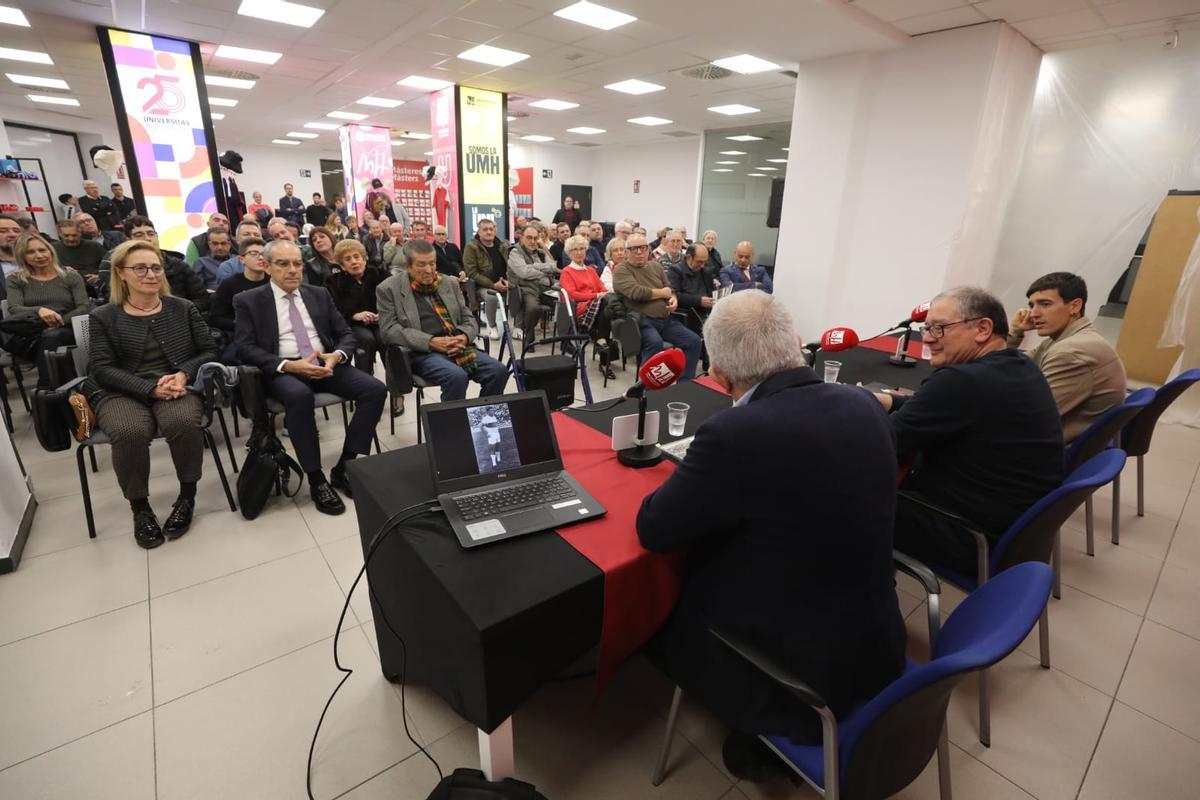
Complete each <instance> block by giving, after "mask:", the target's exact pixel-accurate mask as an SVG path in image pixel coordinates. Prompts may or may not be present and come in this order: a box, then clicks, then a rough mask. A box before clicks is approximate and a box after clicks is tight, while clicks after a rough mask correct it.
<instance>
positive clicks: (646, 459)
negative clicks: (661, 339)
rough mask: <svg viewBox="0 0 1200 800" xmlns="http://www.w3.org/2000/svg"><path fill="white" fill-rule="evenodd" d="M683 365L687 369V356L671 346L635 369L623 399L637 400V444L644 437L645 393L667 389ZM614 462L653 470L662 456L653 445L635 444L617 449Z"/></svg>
mask: <svg viewBox="0 0 1200 800" xmlns="http://www.w3.org/2000/svg"><path fill="white" fill-rule="evenodd" d="M685 366H687V356H685V355H684V354H683V351H682V350H680V349H678V348H675V347H673V348H671V349H670V350H661V351H659V352H657V353H655V354H654V355H652V356H651V357H650V358H648V359H646V361H645V363H643V364H642V368H641V369H639V370H638V380H637V383H635V384H634V385H633V386H630V387H629V391H627V392H625V397H626V398H633V397H636V398H637V401H638V428H637V441H639V442H640V441H642V440H643V439H645V437H646V390H647V389H651V390H654V391H657V390H659V389H665V388H667V387H668V386H670V385H671V384H673V383H675V381H677V380H679V376H680V375H682V374H683V369H684V367H685ZM617 460H618V461H620V462H621V463H622V464H624V465H625V466H627V467H633V468H634V469H642V468H643V467H653V466H654V465H655V464H657V463H658V462H660V461H662V460H663V453H662V450H661V449H660V448H659V446H658V445H657V444H638V445H634V446H633V447H626V448H625V449H624V450H618V451H617Z"/></svg>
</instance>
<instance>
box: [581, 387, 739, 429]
mask: <svg viewBox="0 0 1200 800" xmlns="http://www.w3.org/2000/svg"><path fill="white" fill-rule="evenodd" d="M611 403H612V401H611V400H607V401H604V402H601V403H596V404H595V405H596V406H597V407H600V408H605V406H607V405H609V404H611ZM667 403H687V404H688V405H689V406H691V407H690V408H689V409H688V416H687V424H686V425H684V428H683V435H682V436H671V435H670V434H668V433H667ZM732 403H733V401H732V400H730V399H729V396H728V395H725V394H721V393H720V392H718V391H715V390H713V389H709V388H708V387H707V386H701V385H700V384H698V383H696V382H694V381H685V382H684V383H678V384H675V385H674V386H669V387H667V388H666V389H664V390H662V391H660V392H646V410H647V411H657V412H658V413H659V425H658V440H659V441H660V442H671V441H674V440H676V439H682V438H683V437H684V436H691V435H692V434H694V433H695V432H696V429H697V428H699V427H700V425H701V424H702V423H703V422H704V421H705V420H706V419H708V418H709V417H711V416H712V415H713V414H715V413H717V412H718V411H721V410H722V409H726V408H729V406H730V405H732ZM637 407H638V404H637V401H636V400H623V401H622V402H620V403H618V404H617V405H616V406H615V407H613V408H605V410H604V411H582V410H580V409H578V408H567V409H563V412H562V413H564V414H566V415H567V416H569V417H571V418H572V419H576V420H579V421H580V422H582V423H583V424H584V425H587V426H588V427H589V428H593V429H595V430H597V431H599V432H600V433H603V434H605V435H612V421H613V419H614V418H615V417H620V416H624V415H626V414H636V413H637Z"/></svg>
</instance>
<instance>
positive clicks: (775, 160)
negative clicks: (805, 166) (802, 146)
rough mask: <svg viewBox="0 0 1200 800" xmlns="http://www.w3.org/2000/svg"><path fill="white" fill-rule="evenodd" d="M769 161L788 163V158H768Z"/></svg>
mask: <svg viewBox="0 0 1200 800" xmlns="http://www.w3.org/2000/svg"><path fill="white" fill-rule="evenodd" d="M767 163H769V164H786V163H787V159H786V158H768V159H767Z"/></svg>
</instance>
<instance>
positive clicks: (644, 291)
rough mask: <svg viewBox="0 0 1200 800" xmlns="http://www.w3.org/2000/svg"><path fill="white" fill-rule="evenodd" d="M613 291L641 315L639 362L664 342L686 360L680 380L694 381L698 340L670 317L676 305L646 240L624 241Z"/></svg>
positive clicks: (643, 238) (697, 359) (677, 302)
mask: <svg viewBox="0 0 1200 800" xmlns="http://www.w3.org/2000/svg"><path fill="white" fill-rule="evenodd" d="M613 290H614V291H616V293H617V294H618V295H620V296H621V297H623V298H624V299H625V301H626V303H627V304H628V305H629V307H630V310H631V311H635V312H637V313H638V314H639V315H640V317H639V320H638V325H639V328H640V329H641V334H642V354H641V356H642V360H643V361H644V360H645V359H647V358H649V357H650V356H652V355H654V354H655V353H657V352H658V351H659V350H662V349H663V342H664V341H666V342H670V343H671V344H672V345H674V346H675V347H678V348H679V349H680V350H682V351H683V353H684V355H685V356H687V363H686V365H685V367H684V370H683V378H684V379H685V380H689V379H691V378H694V377H696V364H697V362H699V360H700V349H701V343H702V342H701V339H700V337H699V336H697V335H696V334H694V333H692V332H691V331H690V330H688V328H687V326H686V325H684V324H683V323H682V322H680V321H679V320H678V319H676V318H675V317H673V316H672V314H673V313H674V311H675V309H676V308H678V307H679V301H678V300H677V299H676V297H675V293H674V292H673V291H671V287H670V286H668V285H667V276H666V273H665V272H663V268H662V264H660V263H658V262H657V261H651V260H650V245H648V244H646V237H644V236H639V235H638V234H634V235H632V236H630V237H629V238H628V239H627V240H626V241H625V260H624V261H623V262H621V263H620V264H618V265H617V266H616V267H615V268H614V269H613Z"/></svg>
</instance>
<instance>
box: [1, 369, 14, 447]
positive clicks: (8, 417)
mask: <svg viewBox="0 0 1200 800" xmlns="http://www.w3.org/2000/svg"><path fill="white" fill-rule="evenodd" d="M0 375H3V373H2V372H0ZM0 408H3V410H4V427H5V428H6V429H8V432H9V433H12V432H13V421H12V406H10V405H9V404H8V386H7V385H6V384H5V383H4V381H2V380H0Z"/></svg>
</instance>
